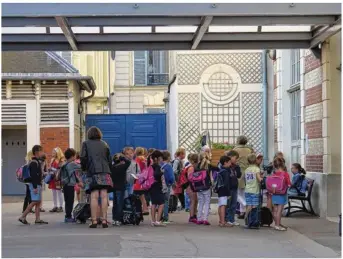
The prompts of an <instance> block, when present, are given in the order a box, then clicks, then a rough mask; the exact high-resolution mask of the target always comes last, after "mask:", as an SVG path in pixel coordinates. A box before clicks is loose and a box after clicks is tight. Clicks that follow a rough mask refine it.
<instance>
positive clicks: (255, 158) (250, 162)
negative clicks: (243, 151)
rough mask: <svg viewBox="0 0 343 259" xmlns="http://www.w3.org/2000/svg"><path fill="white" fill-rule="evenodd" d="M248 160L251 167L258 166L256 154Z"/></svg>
mask: <svg viewBox="0 0 343 259" xmlns="http://www.w3.org/2000/svg"><path fill="white" fill-rule="evenodd" d="M247 160H248V163H249V164H250V165H255V164H256V160H257V157H256V155H255V154H250V155H248V157H247Z"/></svg>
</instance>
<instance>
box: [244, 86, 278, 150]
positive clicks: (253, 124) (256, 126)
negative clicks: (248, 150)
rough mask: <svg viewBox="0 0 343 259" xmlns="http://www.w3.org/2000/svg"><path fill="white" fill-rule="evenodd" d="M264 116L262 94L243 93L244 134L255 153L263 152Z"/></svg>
mask: <svg viewBox="0 0 343 259" xmlns="http://www.w3.org/2000/svg"><path fill="white" fill-rule="evenodd" d="M262 116H263V114H262V93H258V92H257V93H242V133H243V135H245V136H246V137H247V138H248V139H249V144H251V145H253V148H254V150H255V152H263V149H262V138H263V135H262V128H263V127H262V126H263V117H262ZM275 124H276V122H275Z"/></svg>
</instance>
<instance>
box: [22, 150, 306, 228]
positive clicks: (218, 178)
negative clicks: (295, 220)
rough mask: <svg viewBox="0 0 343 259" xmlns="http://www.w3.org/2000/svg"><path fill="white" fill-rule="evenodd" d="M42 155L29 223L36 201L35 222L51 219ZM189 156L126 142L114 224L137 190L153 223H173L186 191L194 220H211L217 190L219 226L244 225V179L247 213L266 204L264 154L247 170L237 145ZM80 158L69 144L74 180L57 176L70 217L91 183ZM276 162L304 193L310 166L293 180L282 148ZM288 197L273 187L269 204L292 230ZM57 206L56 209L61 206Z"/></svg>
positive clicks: (116, 182)
mask: <svg viewBox="0 0 343 259" xmlns="http://www.w3.org/2000/svg"><path fill="white" fill-rule="evenodd" d="M53 153H54V154H53V159H52V163H51V165H50V167H53V166H54V162H55V161H57V160H56V159H57V156H56V153H57V152H56V150H54V152H53ZM42 157H44V156H43V153H42V148H41V147H40V146H35V147H34V148H33V149H32V157H30V171H31V175H32V176H31V177H32V181H31V182H30V183H28V184H27V194H29V198H30V199H31V201H32V202H31V203H30V205H28V206H27V205H26V206H25V207H24V209H23V214H22V216H21V217H20V218H19V221H20V222H22V223H23V224H28V222H27V221H26V216H27V214H28V213H29V212H30V211H31V210H32V208H33V207H34V206H36V211H35V212H36V221H35V223H36V224H47V222H45V221H43V220H41V219H40V211H41V209H40V205H41V200H42V199H41V198H42V197H41V193H42V192H41V188H42V179H43V178H44V177H46V175H47V174H46V171H47V169H46V166H45V162H44V160H42ZM185 157H186V150H185V149H184V148H179V149H178V150H177V151H176V153H175V155H174V160H173V161H171V154H170V153H169V152H168V151H159V150H155V149H150V150H146V149H145V148H141V147H137V148H136V149H135V150H134V149H133V148H132V147H125V148H124V149H123V152H122V153H118V154H115V155H114V156H113V161H112V167H111V177H112V181H113V189H112V190H111V191H110V193H113V208H112V220H113V221H112V224H113V225H114V226H119V225H121V222H122V217H123V206H124V198H125V197H128V196H129V195H131V194H134V195H137V196H138V197H139V199H140V200H141V203H142V211H143V215H149V214H150V215H151V225H152V226H166V224H168V223H170V221H169V206H171V204H169V201H170V196H171V195H174V196H176V197H177V198H178V199H179V200H180V203H181V204H182V205H183V206H182V207H184V204H185V194H186V195H187V197H188V198H189V200H190V204H189V219H188V221H189V222H190V223H195V224H198V225H210V223H209V220H208V217H209V212H210V203H211V197H212V192H213V191H214V192H215V193H217V194H218V215H219V226H220V227H233V226H239V225H240V224H239V223H238V222H237V221H236V209H237V200H238V196H239V189H240V188H241V187H240V181H243V182H244V185H243V186H244V200H245V209H246V214H245V217H246V215H248V213H249V211H251V210H252V209H253V208H255V207H257V206H259V205H260V202H261V200H260V198H261V196H260V193H261V189H260V188H261V182H263V180H264V177H265V176H266V175H265V172H264V171H263V170H261V165H262V160H263V156H262V155H261V154H258V155H255V154H254V153H251V154H249V155H248V156H247V157H246V161H247V163H248V164H247V168H246V169H245V170H241V167H240V165H239V158H240V155H239V153H238V152H237V151H236V150H231V151H228V152H225V155H224V156H222V157H221V158H220V161H219V164H218V165H217V166H213V165H212V164H211V151H210V149H209V148H208V147H204V148H203V149H202V151H201V152H200V153H199V154H197V153H191V154H189V155H188V157H187V160H188V161H187V162H186V163H184V162H185V161H184V160H185ZM58 160H61V158H58ZM61 161H62V160H61ZM79 163H80V162H79V159H78V157H77V153H76V152H75V150H73V149H71V148H68V149H67V150H66V151H65V152H64V155H63V164H61V165H58V166H59V169H60V171H62V172H66V174H65V175H66V176H67V178H68V181H66V180H64V181H63V179H61V178H59V179H55V181H60V184H61V183H63V186H62V190H63V193H64V201H65V213H66V214H65V222H75V219H73V217H72V210H73V207H74V199H75V192H76V193H77V194H79V193H80V189H82V188H83V189H84V188H86V187H85V186H84V184H83V181H82V178H81V177H80V168H81V167H80V164H79ZM149 167H151V168H152V170H153V177H154V182H153V184H152V185H151V187H150V189H149V190H146V189H144V188H142V185H141V183H140V182H139V181H138V176H139V175H140V173H141V172H143V171H144V170H146V168H149ZM272 167H273V174H274V175H279V176H282V177H284V178H285V179H286V183H287V185H288V187H290V188H289V190H288V193H289V194H290V195H302V194H304V193H305V192H306V183H305V184H304V175H305V170H304V169H303V168H302V167H301V166H300V165H299V164H293V165H292V173H293V177H292V182H291V181H290V177H289V175H288V173H287V170H286V166H285V160H284V158H283V155H282V153H280V152H279V153H277V155H276V156H275V158H274V160H273V162H272ZM27 196H28V195H27ZM26 198H28V197H26ZM78 200H79V197H78ZM25 203H26V204H27V203H28V202H27V201H26V202H25ZM100 203H101V201H100ZM286 203H287V193H285V194H277V195H275V194H273V195H271V194H270V193H267V207H269V208H270V209H271V210H272V212H273V218H274V221H275V229H276V230H280V231H284V230H286V227H284V226H283V225H281V215H282V211H283V207H284V205H285V204H286ZM149 207H150V211H149ZM54 209H55V208H54ZM54 209H53V210H52V211H51V212H55V211H57V210H54ZM61 209H62V208H60V210H61ZM99 215H100V213H99ZM100 222H101V219H100Z"/></svg>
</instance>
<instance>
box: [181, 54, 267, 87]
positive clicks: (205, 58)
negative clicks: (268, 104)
mask: <svg viewBox="0 0 343 259" xmlns="http://www.w3.org/2000/svg"><path fill="white" fill-rule="evenodd" d="M215 64H226V65H229V66H232V67H233V68H234V69H235V70H237V72H238V73H239V75H240V77H241V80H242V83H262V54H261V53H259V52H256V53H218V54H180V55H177V67H178V84H179V85H198V84H199V83H200V77H201V75H202V74H203V72H204V70H205V69H206V68H208V67H209V66H212V65H215Z"/></svg>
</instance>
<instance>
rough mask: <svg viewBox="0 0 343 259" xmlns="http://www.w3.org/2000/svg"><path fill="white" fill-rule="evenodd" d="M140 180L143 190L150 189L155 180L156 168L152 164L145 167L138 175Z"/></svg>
mask: <svg viewBox="0 0 343 259" xmlns="http://www.w3.org/2000/svg"><path fill="white" fill-rule="evenodd" d="M138 182H139V184H140V185H141V186H142V189H143V190H146V191H147V190H149V189H150V188H151V186H152V185H153V183H154V182H155V177H154V169H153V168H152V166H149V167H145V168H144V169H143V171H142V172H141V173H140V174H139V175H138Z"/></svg>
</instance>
